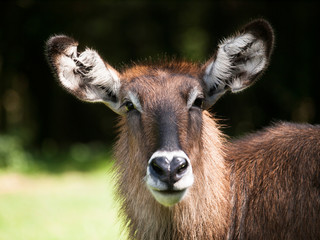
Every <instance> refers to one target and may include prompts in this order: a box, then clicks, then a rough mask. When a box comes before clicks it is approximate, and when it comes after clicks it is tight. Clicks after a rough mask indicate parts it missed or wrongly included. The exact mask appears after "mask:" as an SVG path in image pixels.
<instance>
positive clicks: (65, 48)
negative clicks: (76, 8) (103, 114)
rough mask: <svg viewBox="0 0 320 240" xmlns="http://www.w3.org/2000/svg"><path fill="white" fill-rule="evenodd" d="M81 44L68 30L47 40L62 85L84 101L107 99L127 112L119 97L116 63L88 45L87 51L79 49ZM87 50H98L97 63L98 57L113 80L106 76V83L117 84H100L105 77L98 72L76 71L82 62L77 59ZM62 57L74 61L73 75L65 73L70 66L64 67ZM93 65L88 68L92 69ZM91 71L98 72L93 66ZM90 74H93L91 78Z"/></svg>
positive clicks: (49, 57) (48, 53) (51, 62)
mask: <svg viewBox="0 0 320 240" xmlns="http://www.w3.org/2000/svg"><path fill="white" fill-rule="evenodd" d="M77 47H78V42H77V41H75V40H74V39H73V38H71V37H69V36H66V35H64V34H59V35H53V36H51V37H50V38H49V39H48V40H47V42H46V45H45V56H46V58H47V61H48V63H49V66H50V68H51V70H52V72H53V74H54V76H55V78H56V79H57V81H58V82H59V85H60V86H61V87H62V88H63V89H65V90H66V91H67V92H68V93H69V94H72V95H73V96H75V97H76V98H77V99H79V100H81V101H84V102H90V103H96V102H100V103H104V104H105V105H107V106H108V107H109V108H111V110H113V111H114V112H116V113H117V114H120V115H121V114H123V111H122V110H121V108H120V101H119V92H120V87H121V82H120V73H119V72H118V71H116V70H115V69H114V68H113V67H111V66H110V65H109V64H108V63H106V62H105V61H104V60H103V59H102V58H101V56H100V55H99V54H98V53H97V52H96V51H95V50H93V49H90V48H86V50H85V51H83V52H81V53H78V51H77ZM86 52H89V53H91V54H95V58H93V59H94V62H95V63H96V61H98V62H99V64H100V68H101V69H102V70H103V71H105V72H107V73H108V75H103V76H108V77H109V80H108V79H106V80H105V83H107V82H110V81H111V82H112V83H113V84H116V85H117V86H116V87H114V86H111V87H110V85H109V86H107V85H100V83H101V82H103V81H101V79H100V81H99V79H98V77H97V74H96V75H95V76H93V75H90V74H88V75H82V74H81V73H77V72H75V71H77V69H76V66H78V63H77V61H78V60H81V55H82V54H83V53H86ZM62 58H64V60H66V61H69V62H70V64H71V65H73V66H72V67H74V68H72V67H70V68H71V70H70V69H68V71H69V70H70V71H69V72H70V73H71V75H73V76H72V77H70V78H69V77H66V76H64V74H65V70H66V69H64V68H62V65H61V62H62V61H63V60H62ZM84 60H86V59H84ZM79 62H80V64H82V63H83V61H79ZM89 67H92V68H95V67H96V64H93V65H91V66H89ZM60 68H62V69H60ZM81 68H82V67H79V69H80V70H81ZM92 68H91V69H92ZM91 69H90V70H88V72H89V73H90V71H91ZM82 70H84V69H82ZM91 72H93V73H94V71H93V70H92V71H91ZM69 75H70V74H69ZM84 76H86V77H88V76H89V78H84ZM90 76H92V77H91V78H90ZM72 78H73V79H75V78H77V79H78V81H74V80H73V79H72ZM103 92H104V93H103ZM107 96H108V97H107Z"/></svg>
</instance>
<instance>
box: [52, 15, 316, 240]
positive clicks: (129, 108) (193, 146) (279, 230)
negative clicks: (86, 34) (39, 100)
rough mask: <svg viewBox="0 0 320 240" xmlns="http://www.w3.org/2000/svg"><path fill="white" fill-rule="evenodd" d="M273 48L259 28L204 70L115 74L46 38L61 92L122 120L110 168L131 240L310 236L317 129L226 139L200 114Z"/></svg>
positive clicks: (137, 68)
mask: <svg viewBox="0 0 320 240" xmlns="http://www.w3.org/2000/svg"><path fill="white" fill-rule="evenodd" d="M273 44H274V35H273V30H272V28H271V26H270V24H269V23H268V22H267V21H265V20H263V19H258V20H255V21H252V22H250V23H249V24H247V25H245V26H244V27H243V28H242V29H241V30H240V31H239V32H237V33H236V34H234V35H233V36H231V37H229V38H226V39H225V40H223V41H222V42H221V43H220V44H219V46H218V48H217V51H216V53H215V54H214V56H213V57H212V58H211V59H210V60H208V61H207V62H206V63H205V64H195V63H190V62H185V61H177V60H172V61H170V60H168V59H165V60H159V61H158V62H157V63H154V62H147V63H139V64H133V65H132V66H131V67H128V68H126V69H123V70H122V71H117V70H115V69H114V68H112V67H111V66H110V65H109V64H108V63H106V62H105V61H104V60H103V59H102V58H101V57H100V56H99V55H98V53H97V52H96V51H94V50H92V49H86V50H85V51H83V52H82V53H79V52H78V51H77V46H78V43H77V42H76V41H75V40H73V39H72V38H70V37H67V36H64V35H57V36H53V37H51V38H50V39H49V40H48V42H47V46H46V54H47V57H48V61H49V64H50V65H51V67H52V69H53V71H54V73H55V75H56V76H57V78H58V80H59V82H60V83H61V85H62V86H63V87H64V88H65V89H66V90H67V91H68V92H70V93H72V94H73V95H75V96H76V97H77V98H79V99H80V100H83V101H87V102H102V103H104V104H106V105H107V106H108V107H109V108H111V109H112V110H113V111H115V112H116V113H118V114H119V115H120V120H119V124H118V129H119V135H118V139H117V143H116V145H115V148H114V152H115V159H116V162H115V171H116V181H117V189H118V194H119V198H120V200H121V203H122V208H121V211H122V214H123V216H124V217H125V219H126V220H127V221H126V222H127V227H128V232H129V237H130V239H148V240H150V239H152V240H158V239H164V240H166V239H173V240H179V239H320V127H319V126H313V125H307V124H292V123H282V122H281V123H277V124H274V125H273V126H271V127H269V128H266V129H264V130H262V131H259V132H257V133H253V134H251V135H248V136H246V137H243V138H240V139H237V140H233V141H227V140H226V139H227V138H226V137H225V136H224V135H223V134H222V133H221V131H220V130H219V125H218V123H217V121H216V120H215V119H214V118H213V117H212V116H211V115H210V114H209V113H208V108H210V107H211V106H212V105H213V104H214V103H215V102H216V101H217V99H218V98H219V97H221V96H222V95H223V94H224V93H226V92H228V91H231V92H239V91H242V90H243V89H245V88H247V87H249V86H251V85H252V84H253V83H254V82H255V81H256V80H257V78H258V77H259V76H260V75H261V74H262V73H263V71H264V70H265V69H266V67H267V66H268V63H269V60H270V55H271V53H272V50H273Z"/></svg>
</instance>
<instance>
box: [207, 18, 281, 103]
mask: <svg viewBox="0 0 320 240" xmlns="http://www.w3.org/2000/svg"><path fill="white" fill-rule="evenodd" d="M246 34H248V35H252V36H253V37H255V38H256V39H258V40H262V41H263V44H264V48H265V49H264V53H265V65H264V66H263V68H262V69H261V70H260V71H259V72H258V73H257V74H254V75H252V76H251V79H250V84H249V85H246V86H245V87H243V88H240V89H239V90H234V91H232V89H230V88H229V87H228V86H227V85H226V84H220V86H222V87H221V88H219V87H218V86H219V85H218V84H215V83H214V82H212V81H210V80H208V79H209V78H210V77H211V78H212V76H210V66H212V65H213V64H214V63H215V62H216V59H217V56H218V52H219V49H220V47H221V45H223V44H226V43H227V41H228V40H230V39H236V38H238V37H241V36H245V35H246ZM274 42H275V35H274V30H273V28H272V26H271V24H270V23H269V22H268V21H267V20H266V19H264V18H258V19H254V20H252V21H250V22H249V23H247V24H245V25H244V26H243V27H242V28H240V30H239V31H236V32H235V33H234V34H232V35H230V36H229V37H228V38H225V39H223V40H222V41H221V42H220V43H219V44H218V46H217V48H216V51H215V52H214V54H213V56H212V57H211V58H210V59H209V60H208V61H207V62H206V63H205V64H204V65H203V67H202V72H203V76H202V79H203V81H204V85H205V86H206V88H207V90H206V101H205V103H204V108H205V109H209V108H210V107H211V106H213V105H214V104H215V103H216V102H217V100H218V99H219V98H220V97H221V96H223V95H224V94H225V93H226V92H228V91H231V92H233V93H237V92H240V91H242V90H244V89H246V88H248V87H250V86H252V85H254V83H255V82H256V81H257V80H258V79H259V78H260V77H261V76H262V75H263V73H264V72H265V71H266V69H267V68H268V66H269V63H270V61H271V55H272V53H273V49H274V45H275V44H274ZM219 81H221V83H223V81H224V80H220V79H218V82H219ZM210 82H211V86H210V84H208V83H210ZM208 85H209V86H208Z"/></svg>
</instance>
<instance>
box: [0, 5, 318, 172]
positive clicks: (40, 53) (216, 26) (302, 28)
mask: <svg viewBox="0 0 320 240" xmlns="http://www.w3.org/2000/svg"><path fill="white" fill-rule="evenodd" d="M0 6H1V10H0V19H1V28H0V133H1V135H0V141H1V142H0V143H1V144H0V167H5V165H6V164H9V163H7V162H6V160H4V158H6V156H4V155H6V154H9V153H5V152H6V151H9V148H8V147H10V146H9V145H10V143H9V142H10V141H11V142H14V143H12V144H16V145H19V146H17V147H21V148H23V149H27V150H28V151H29V150H30V151H29V152H30V153H34V154H35V153H37V154H45V152H50V151H51V153H54V152H56V151H60V150H61V151H62V150H66V149H69V148H70V147H71V146H74V145H75V144H76V147H75V149H73V150H72V151H73V155H77V154H78V153H77V152H79V151H80V150H81V151H82V153H81V154H78V155H79V156H83V154H84V155H85V154H88V155H90V153H89V152H88V151H89V150H88V149H89V148H90V146H91V147H96V148H97V149H100V148H105V147H107V148H110V146H111V145H112V142H113V141H114V138H115V127H114V126H115V122H116V121H117V117H116V115H115V114H114V113H113V112H112V111H111V110H109V109H108V108H106V107H105V106H103V105H102V104H101V105H99V104H97V105H94V104H86V103H81V102H79V101H78V100H76V99H75V98H74V97H73V96H71V95H69V94H67V93H66V92H65V91H64V90H63V89H62V88H61V87H60V86H59V85H58V84H57V82H56V80H55V79H54V78H53V75H52V73H51V70H50V69H49V67H48V64H47V62H46V58H45V56H44V44H45V42H46V40H47V39H48V38H49V37H50V36H51V35H53V34H61V33H63V34H67V35H70V36H72V37H74V38H75V39H77V40H78V41H79V43H80V47H81V46H82V47H85V46H89V47H92V48H94V49H96V50H98V51H99V53H100V54H101V55H102V56H103V57H104V58H105V60H107V61H108V62H109V63H110V64H111V65H112V66H114V67H115V68H118V69H121V68H122V67H123V66H124V65H125V64H130V63H132V61H139V60H143V59H146V58H149V57H151V58H156V57H158V56H159V55H161V54H166V55H168V56H176V57H178V58H184V59H187V60H190V61H200V62H205V61H206V60H207V59H208V58H210V57H211V56H212V54H213V53H214V51H215V49H216V46H217V44H218V43H219V41H220V40H221V39H223V38H224V37H227V36H229V35H230V34H232V33H233V32H234V31H236V30H237V29H238V28H239V27H241V26H242V25H244V24H245V23H247V22H248V21H250V20H252V19H255V18H260V17H263V18H266V19H267V20H269V21H270V22H271V24H272V25H273V27H274V29H275V34H276V47H275V49H274V54H273V56H272V61H271V65H270V67H269V69H268V70H267V72H266V73H265V74H264V76H263V77H262V78H261V79H260V81H258V82H257V84H255V86H253V87H251V88H250V89H248V90H246V91H245V92H242V93H240V94H237V95H231V94H229V95H227V96H225V97H223V98H222V99H220V101H219V102H218V103H217V104H216V105H215V106H214V108H213V112H215V113H216V115H217V116H218V117H219V118H221V119H223V123H224V124H225V125H226V126H227V127H226V128H225V129H224V131H225V132H226V133H227V134H229V135H231V136H239V135H242V134H244V133H247V132H251V131H254V130H257V129H260V128H262V127H263V126H266V125H268V124H270V123H271V122H274V121H277V120H285V121H295V122H309V123H320V110H319V109H320V94H319V87H320V79H319V73H318V67H319V40H320V39H319V29H320V21H319V12H320V11H319V10H320V8H319V4H318V3H316V2H308V1H303V2H296V1H292V2H281V1H276V2H274V1H249V2H246V1H228V0H227V1H102V0H101V1H79V0H77V1H72V0H70V1H44V0H42V1H35V0H19V1H10V2H2V3H1V5H0ZM87 143H90V144H91V145H90V144H89V145H90V146H89V147H88V146H87V147H86V145H87ZM3 148H5V149H3ZM97 149H96V150H97ZM21 150H22V149H21ZM86 150H88V151H86ZM71 155H72V153H71ZM79 156H74V157H75V158H77V157H79ZM7 158H9V157H8V156H7ZM51 160H52V161H55V163H56V162H57V161H63V159H60V160H57V159H54V158H53V159H51ZM39 161H50V157H42V160H39Z"/></svg>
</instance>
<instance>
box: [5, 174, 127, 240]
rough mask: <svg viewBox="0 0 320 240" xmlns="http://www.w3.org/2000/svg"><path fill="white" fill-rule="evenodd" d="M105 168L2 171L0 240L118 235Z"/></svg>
mask: <svg viewBox="0 0 320 240" xmlns="http://www.w3.org/2000/svg"><path fill="white" fill-rule="evenodd" d="M112 191H113V185H112V182H111V177H110V173H109V172H108V169H105V170H103V169H102V170H101V169H100V170H99V171H91V172H82V173H81V172H64V173H61V174H50V173H36V174H32V175H30V174H23V173H13V172H8V171H6V172H0V240H40V239H41V240H55V239H57V240H58V239H59V240H64V239H65V240H73V239H74V240H82V239H83V240H88V239H90V240H95V239H99V240H104V239H105V240H111V239H117V240H118V239H125V237H124V235H123V234H122V235H120V233H121V230H120V229H121V226H120V223H119V221H118V220H117V206H116V205H115V202H114V199H113V192H112Z"/></svg>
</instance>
